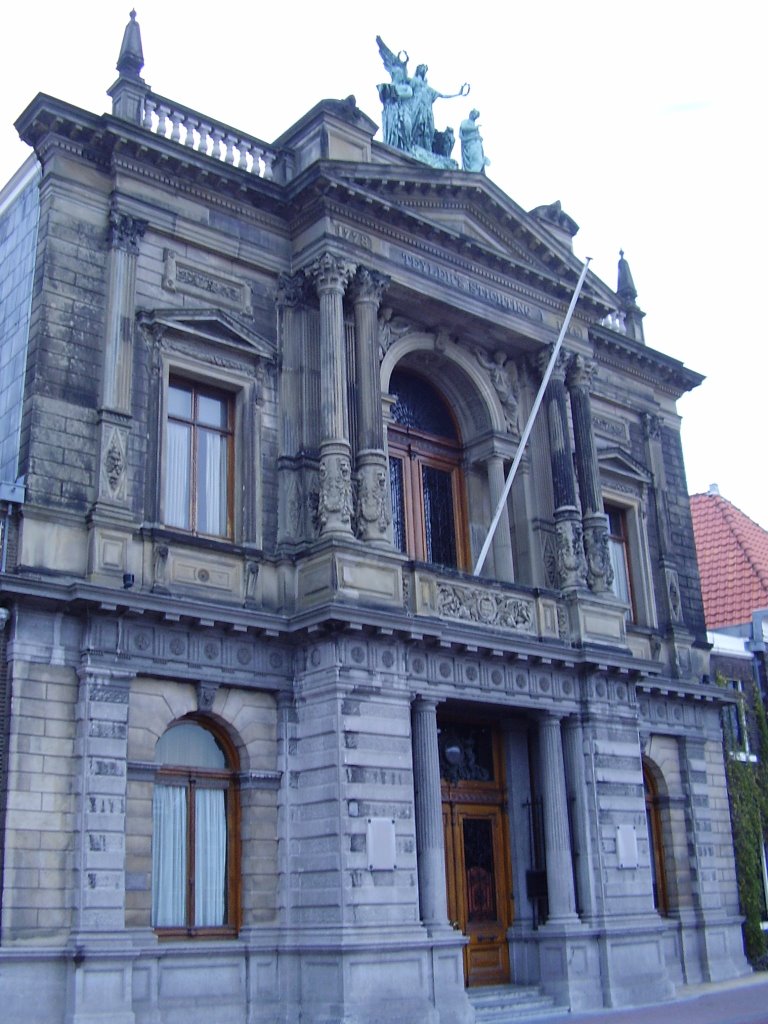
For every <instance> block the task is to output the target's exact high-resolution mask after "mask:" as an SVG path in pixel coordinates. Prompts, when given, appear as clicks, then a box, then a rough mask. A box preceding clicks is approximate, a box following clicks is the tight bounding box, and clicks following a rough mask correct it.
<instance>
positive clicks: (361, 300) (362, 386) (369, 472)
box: [351, 267, 392, 545]
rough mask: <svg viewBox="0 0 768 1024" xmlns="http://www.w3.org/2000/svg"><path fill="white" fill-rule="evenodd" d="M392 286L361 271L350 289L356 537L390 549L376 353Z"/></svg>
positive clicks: (367, 271) (389, 513) (386, 278)
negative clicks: (387, 292)
mask: <svg viewBox="0 0 768 1024" xmlns="http://www.w3.org/2000/svg"><path fill="white" fill-rule="evenodd" d="M388 284H389V278H388V277H385V276H384V275H383V274H377V273H376V272H375V271H372V270H368V269H367V268H365V267H358V270H357V274H356V275H355V278H354V281H353V282H352V285H351V292H352V301H353V303H354V309H355V355H356V363H357V380H356V384H357V388H356V392H355V394H356V400H357V434H358V436H357V508H356V513H357V534H358V536H359V537H360V538H361V539H362V540H365V541H371V542H378V543H380V544H386V545H390V544H391V542H392V533H391V529H390V526H391V522H392V503H391V500H390V497H389V486H388V479H387V457H386V454H385V452H384V423H383V420H382V415H381V384H380V381H379V361H378V358H377V352H378V345H379V322H378V311H379V304H380V302H381V297H382V295H383V294H384V291H385V289H386V288H387V286H388Z"/></svg>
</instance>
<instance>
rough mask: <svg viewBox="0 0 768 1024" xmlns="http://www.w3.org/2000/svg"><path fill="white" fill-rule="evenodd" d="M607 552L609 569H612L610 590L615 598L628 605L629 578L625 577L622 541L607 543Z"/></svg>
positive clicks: (624, 557)
mask: <svg viewBox="0 0 768 1024" xmlns="http://www.w3.org/2000/svg"><path fill="white" fill-rule="evenodd" d="M608 550H609V552H610V555H611V568H612V569H613V587H612V590H613V592H614V594H615V595H616V597H618V598H619V599H620V600H622V601H626V603H627V604H629V578H628V576H627V555H626V552H625V550H624V544H623V542H622V541H616V540H610V539H609V541H608Z"/></svg>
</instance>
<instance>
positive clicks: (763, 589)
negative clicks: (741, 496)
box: [691, 494, 768, 630]
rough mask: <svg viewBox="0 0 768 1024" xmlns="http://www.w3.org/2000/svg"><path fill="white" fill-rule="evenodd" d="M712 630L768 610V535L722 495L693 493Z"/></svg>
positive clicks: (703, 587) (707, 614)
mask: <svg viewBox="0 0 768 1024" xmlns="http://www.w3.org/2000/svg"><path fill="white" fill-rule="evenodd" d="M691 514H692V516H693V533H694V537H695V539H696V555H697V558H698V562H699V573H700V576H701V592H702V596H703V598H704V618H705V619H706V623H707V629H710V630H712V629H721V628H722V627H724V626H736V625H740V624H742V623H745V622H749V621H750V619H751V618H752V612H754V611H757V609H758V608H768V531H767V530H764V529H763V528H762V527H761V526H758V525H757V523H755V522H753V521H752V520H751V519H750V518H749V516H746V515H744V513H743V512H741V511H740V510H739V509H738V508H736V506H735V505H732V504H731V503H730V501H726V499H725V498H723V497H721V496H720V495H719V494H693V495H691Z"/></svg>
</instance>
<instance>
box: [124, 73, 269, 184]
mask: <svg viewBox="0 0 768 1024" xmlns="http://www.w3.org/2000/svg"><path fill="white" fill-rule="evenodd" d="M142 125H143V127H144V128H146V130H147V131H149V132H152V133H153V134H154V135H159V136H161V137H162V138H164V139H169V140H170V141H171V142H177V143H178V144H179V145H180V146H184V147H186V148H187V149H191V150H193V151H194V152H195V153H202V154H203V155H205V156H207V157H209V158H210V159H212V160H218V161H220V162H221V163H225V164H229V165H230V166H231V167H237V168H238V169H239V170H242V171H245V172H246V173H247V174H253V175H255V176H256V177H258V178H265V179H266V180H267V181H271V180H272V176H273V166H274V162H275V158H276V156H277V153H276V152H275V151H274V150H273V149H271V148H270V147H269V146H268V145H267V143H266V142H263V141H262V140H261V139H257V138H255V137H254V136H252V135H246V134H245V133H244V132H239V131H236V130H235V129H234V128H231V127H229V125H225V124H221V123H217V122H215V121H214V120H213V119H212V118H209V117H206V116H205V115H204V114H200V113H198V112H197V111H195V110H191V109H190V108H189V107H185V106H182V105H181V104H180V103H175V102H174V101H173V100H168V99H166V98H165V97H163V96H158V95H157V94H156V93H147V95H146V96H145V98H144V110H143V118H142Z"/></svg>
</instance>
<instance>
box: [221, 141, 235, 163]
mask: <svg viewBox="0 0 768 1024" xmlns="http://www.w3.org/2000/svg"><path fill="white" fill-rule="evenodd" d="M224 144H225V146H226V152H225V154H224V163H225V164H234V162H235V146H236V145H237V138H236V136H234V135H232V134H230V133H227V135H226V136H225V138H224Z"/></svg>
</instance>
